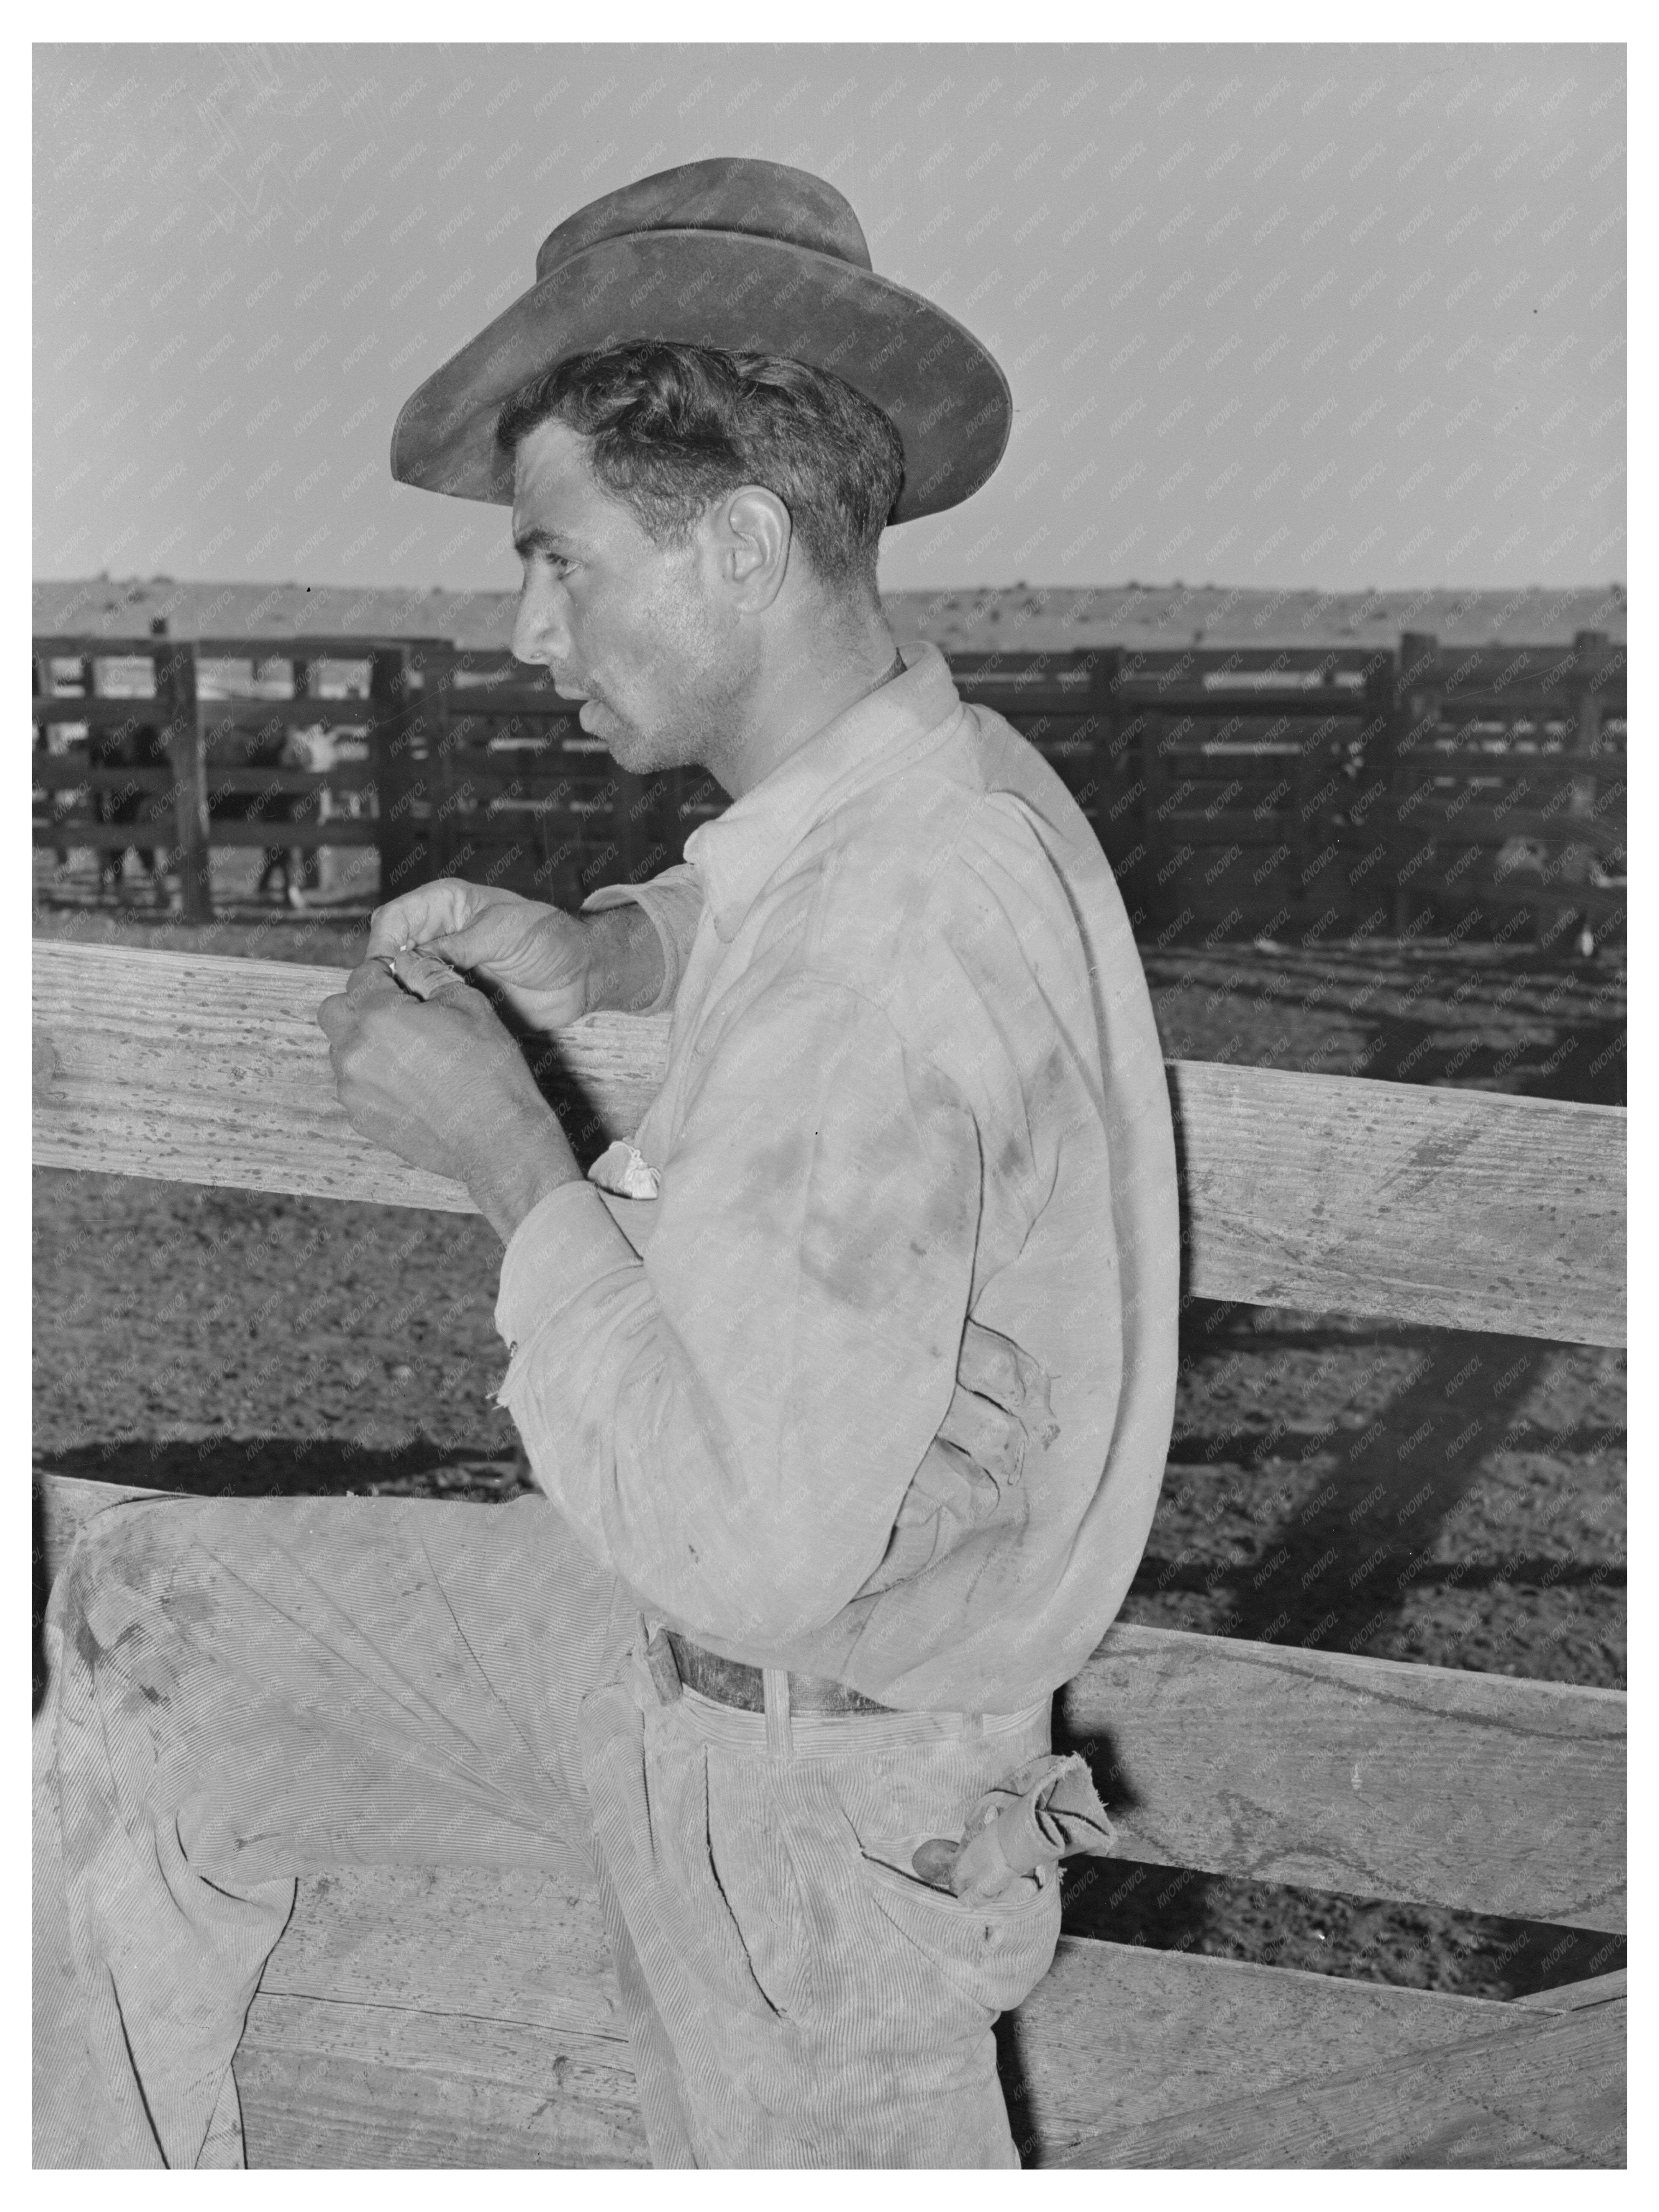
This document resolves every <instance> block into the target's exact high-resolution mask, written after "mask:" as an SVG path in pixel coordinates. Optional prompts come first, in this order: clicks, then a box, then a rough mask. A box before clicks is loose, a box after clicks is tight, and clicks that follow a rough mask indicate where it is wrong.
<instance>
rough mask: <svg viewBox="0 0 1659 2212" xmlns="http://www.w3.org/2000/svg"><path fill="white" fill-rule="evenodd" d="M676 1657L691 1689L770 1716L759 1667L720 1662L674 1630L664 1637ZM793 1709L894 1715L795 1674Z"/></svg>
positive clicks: (853, 1693)
mask: <svg viewBox="0 0 1659 2212" xmlns="http://www.w3.org/2000/svg"><path fill="white" fill-rule="evenodd" d="M662 1634H663V1638H664V1641H665V1643H666V1644H667V1646H668V1649H669V1650H670V1651H671V1653H672V1654H673V1659H674V1667H675V1671H676V1672H677V1673H678V1675H679V1678H680V1680H681V1682H682V1683H683V1684H684V1686H685V1687H686V1688H687V1689H688V1690H695V1691H696V1693H697V1695H698V1696H699V1697H700V1698H708V1699H712V1700H713V1702H714V1704H715V1705H732V1706H735V1707H736V1708H737V1710H738V1711H739V1712H743V1713H763V1712H764V1711H766V1677H765V1675H764V1674H763V1673H762V1671H761V1669H760V1668H758V1667H750V1666H747V1665H745V1663H744V1662H743V1661H742V1660H741V1659H722V1658H720V1656H719V1655H718V1654H717V1653H715V1652H713V1651H705V1650H703V1649H702V1645H701V1644H693V1643H690V1641H689V1640H688V1639H687V1638H685V1637H684V1636H681V1635H679V1634H678V1633H677V1632H675V1631H674V1630H673V1629H671V1628H665V1629H664V1630H663V1632H662ZM789 1709H790V1711H791V1712H793V1713H890V1712H892V1711H894V1710H895V1708H894V1707H893V1706H891V1705H878V1704H877V1703H876V1701H875V1699H873V1698H866V1697H865V1696H864V1695H862V1693H861V1692H859V1691H857V1690H851V1689H848V1686H847V1685H846V1683H845V1682H837V1681H835V1680H832V1679H831V1678H830V1677H829V1675H826V1674H791V1675H790V1677H789Z"/></svg>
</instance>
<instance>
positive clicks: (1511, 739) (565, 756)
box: [33, 632, 1626, 945]
mask: <svg viewBox="0 0 1659 2212" xmlns="http://www.w3.org/2000/svg"><path fill="white" fill-rule="evenodd" d="M951 665H952V669H953V671H954V674H955V676H956V680H957V686H958V689H959V690H961V692H962V694H963V696H964V697H965V698H967V699H969V700H970V701H973V702H976V703H980V704H982V705H986V706H990V707H994V708H996V709H997V711H998V712H1000V713H1001V714H1006V716H1007V717H1008V719H1009V720H1011V721H1012V722H1013V723H1014V725H1015V726H1017V727H1018V729H1020V730H1021V731H1022V732H1024V735H1025V736H1026V737H1027V738H1029V739H1030V742H1031V743H1032V744H1034V745H1035V746H1036V748H1037V750H1039V751H1040V752H1041V753H1042V755H1043V757H1045V759H1047V760H1048V762H1049V763H1050V764H1051V765H1052V766H1053V767H1054V769H1055V770H1056V771H1057V773H1058V774H1059V775H1060V777H1061V778H1062V780H1063V781H1065V782H1066V784H1067V786H1068V787H1069V788H1070V789H1071V790H1072V792H1073V795H1074V796H1075V797H1076V798H1077V799H1078V800H1079V804H1080V805H1082V806H1083V808H1084V810H1085V812H1086V813H1087V814H1088V815H1089V817H1090V819H1091V822H1092V823H1093V824H1094V827H1095V829H1096V833H1097V836H1099V838H1100V841H1101V843H1102V845H1103V847H1104V848H1105V851H1106V853H1107V855H1108V857H1109V859H1110V860H1111V861H1112V863H1113V866H1114V868H1115V871H1116V873H1117V876H1118V880H1119V882H1120V884H1121V886H1122V889H1123V891H1124V896H1125V898H1126V901H1127V904H1128V906H1129V908H1130V913H1131V916H1132V918H1133V921H1134V923H1135V927H1136V929H1137V932H1138V933H1139V935H1140V937H1141V939H1142V940H1143V941H1151V942H1155V943H1158V944H1160V945H1165V944H1170V943H1173V942H1176V941H1182V942H1193V941H1205V942H1209V943H1217V942H1219V941H1221V940H1223V939H1230V938H1240V937H1260V936H1264V935H1265V936H1269V937H1300V938H1302V939H1317V938H1318V937H1320V936H1322V935H1325V934H1334V935H1338V936H1340V935H1345V934H1348V933H1352V932H1354V931H1357V930H1358V931H1367V932H1370V931H1376V930H1378V929H1382V930H1383V931H1385V932H1387V933H1407V934H1412V933H1418V932H1419V931H1421V930H1424V929H1426V928H1431V927H1444V928H1452V929H1455V930H1456V931H1457V932H1458V933H1460V934H1462V933H1469V932H1471V931H1478V932H1481V933H1486V932H1490V933H1492V934H1493V935H1495V936H1497V937H1498V938H1499V939H1505V938H1508V937H1510V936H1513V935H1515V934H1516V933H1517V932H1518V931H1520V930H1522V929H1525V928H1527V927H1531V928H1532V929H1533V930H1534V932H1535V933H1537V934H1538V935H1539V936H1540V937H1541V938H1543V939H1550V940H1554V939H1559V938H1560V937H1561V936H1562V935H1563V933H1565V932H1566V931H1568V930H1569V929H1570V928H1571V927H1573V925H1574V924H1575V923H1576V924H1577V927H1579V929H1580V930H1581V932H1582V931H1589V932H1592V933H1594V932H1601V933H1612V932H1615V931H1617V930H1620V929H1621V928H1622V927H1623V921H1624V908H1625V876H1626V788H1625V732H1626V655H1625V651H1624V648H1623V647H1615V646H1611V645H1609V644H1608V643H1607V641H1606V640H1605V639H1604V638H1602V637H1601V636H1600V635H1598V634H1595V633H1591V632H1586V633H1583V635H1581V636H1580V637H1579V638H1578V639H1577V641H1576V642H1575V644H1574V645H1573V646H1572V647H1571V648H1568V647H1531V648H1528V647H1513V646H1505V647H1481V648H1456V649H1454V650H1449V651H1442V650H1441V649H1440V647H1438V645H1437V641H1435V640H1434V639H1433V638H1431V637H1425V636H1420V635H1411V634H1408V635H1406V636H1404V637H1402V638H1401V641H1400V645H1399V647H1398V650H1397V651H1395V652H1393V653H1379V652H1376V651H1367V650H1364V649H1363V648H1360V647H1323V648H1319V647H1303V648H1294V647H1283V648H1279V649H1277V650H1271V651H1270V650H1269V649H1267V648H1266V647H1258V648H1253V649H1246V648H1237V649H1233V650H1224V649H1221V648H1218V647H1188V649H1186V650H1185V651H1182V652H1179V653H1177V652H1169V651H1166V652H1159V653H1149V652H1139V651H1137V652H1129V651H1127V650H1123V649H1117V648H1114V649H1110V650H1098V651H1093V652H1085V653H962V654H958V655H956V656H954V657H953V659H952V663H951ZM271 669H279V670H280V671H281V672H280V674H278V675H277V676H276V677H275V678H272V677H270V675H264V676H262V675H261V673H260V671H261V670H266V671H269V670H271ZM244 671H246V672H244ZM329 671H332V672H331V675H330V674H329ZM141 684H142V685H143V688H142V689H138V688H135V687H136V686H138V685H141ZM273 685H274V688H273ZM325 685H326V686H327V687H328V688H325ZM33 693H34V696H33V715H34V726H35V748H34V768H35V775H34V791H35V811H34V829H33V836H34V842H35V843H36V844H37V845H39V846H46V847H49V848H56V849H57V850H58V851H59V852H62V853H67V852H69V851H70V850H72V849H76V848H92V849H100V848H101V849H104V850H111V851H119V850H120V848H122V847H123V846H128V847H137V848H141V849H142V848H144V847H145V846H146V845H149V846H150V847H153V848H157V849H158V850H160V851H161V852H164V853H166V854H167V855H169V856H170V857H171V862H172V865H173V866H175V867H176V870H177V872H178V876H179V892H180V897H181V902H182V904H183V907H184V910H185V915H187V917H189V918H191V919H198V920H199V919H204V918H206V916H207V915H209V914H210V912H211V908H212V888H211V870H210V854H211V851H212V848H215V847H234V846H244V847H246V846H264V847H265V848H267V849H268V850H283V849H289V850H294V851H305V850H312V851H315V850H318V849H319V848H327V847H331V846H355V847H360V848H361V847H367V846H373V847H374V848H375V849H376V851H377V853H378V856H379V880H378V884H377V886H376V888H377V890H378V894H379V896H381V897H386V896H391V895H392V894H393V893H394V892H396V891H398V890H405V889H408V888H410V887H411V886H412V885H413V884H417V883H421V882H423V881H426V880H428V879H429V878H432V877H435V876H441V875H447V874H461V875H467V876H471V877H474V878H479V879H483V880H485V881H489V882H493V883H499V884H505V885H506V886H507V887H509V888H511V889H514V890H522V891H526V892H529V893H531V894H532V895H535V896H542V897H544V898H548V899H551V900H553V901H555V902H557V903H560V904H563V905H574V904H575V903H578V902H580V899H581V898H583V897H584V896H586V893H587V892H588V891H590V890H592V889H593V888H594V886H595V885H596V884H599V883H600V882H605V881H611V880H617V879H623V878H640V877H643V876H647V875H650V874H653V873H654V872H656V871H657V870H658V869H659V868H662V867H665V866H668V865H670V864H671V862H672V861H674V860H678V859H679V858H680V856H681V853H682V851H683V848H684V842H685V839H686V837H687V836H689V835H690V831H691V830H692V829H695V828H696V825H697V823H699V822H701V821H705V820H707V819H708V818H709V817H711V816H712V815H714V814H717V813H719V812H720V811H721V809H722V808H723V807H724V805H725V804H726V794H725V793H723V792H722V791H721V790H720V787H719V785H718V784H716V783H715V782H714V780H713V779H712V778H711V777H709V776H708V775H706V774H704V773H703V772H702V770H700V769H678V770H674V771H671V772H668V773H666V774H664V775H657V776H653V777H649V778H644V777H639V776H635V775H629V774H628V773H627V772H626V771H625V770H623V769H618V768H617V767H616V766H615V764H614V763H612V762H611V759H610V757H609V755H608V754H607V753H606V751H605V747H604V745H603V744H602V743H601V742H600V741H599V739H598V738H591V737H589V736H587V735H586V733H585V732H583V730H582V728H581V726H580V721H579V720H577V718H576V716H575V714H573V713H572V712H571V710H570V708H569V705H568V702H565V701H562V700H561V699H559V697H558V696H557V695H556V693H555V692H554V690H552V687H551V685H550V684H548V683H546V682H545V681H544V680H537V679H536V678H532V677H531V676H530V675H528V674H527V672H526V669H525V668H524V666H523V665H521V664H520V663H518V662H515V661H513V659H511V657H510V656H509V655H508V654H507V653H464V652H461V651H459V650H458V649H457V648H456V647H453V646H451V645H448V644H446V643H444V642H443V641H438V640H416V641H408V640H400V641H377V640H368V639H361V638H360V639H356V640H345V639H307V640H306V641H304V642H303V645H301V642H300V641H293V642H292V643H289V642H283V643H273V642H272V641H263V640H247V639H237V638H221V639H205V640H203V641H199V642H195V643H190V642H183V641H170V640H167V639H152V638H146V639H134V640H118V639H116V640H112V639H103V638H90V637H88V638H79V637H50V636H45V637H37V638H36V639H35V640H34V686H33ZM302 739H303V741H304V745H305V746H308V747H309V748H310V750H309V752H308V753H305V754H304V757H301V753H302V750H303V747H301V740H302ZM296 748H300V750H296ZM123 829H127V830H129V831H130V832H131V834H129V835H127V836H123V835H122V834H121V833H122V831H123ZM140 832H143V833H145V834H143V835H141V834H140Z"/></svg>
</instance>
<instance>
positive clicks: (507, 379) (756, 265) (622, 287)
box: [392, 229, 1013, 522]
mask: <svg viewBox="0 0 1659 2212" xmlns="http://www.w3.org/2000/svg"><path fill="white" fill-rule="evenodd" d="M637 339H659V340H665V341H669V342H672V343H679V344H684V345H696V346H711V347H714V348H717V349H720V350H721V351H724V352H727V353H766V354H780V355H782V356H785V357H786V358H787V359H789V360H793V361H799V362H806V363H807V364H808V365H809V366H810V367H811V368H822V369H827V370H828V371H829V373H830V374H832V375H835V376H838V377H839V378H841V380H842V382H843V383H845V384H848V385H850V386H852V387H853V389H854V391H855V392H860V393H861V394H862V395H863V397H864V398H866V399H869V400H871V401H872V402H873V404H875V405H876V406H878V407H879V408H880V409H881V410H882V411H883V413H884V414H885V415H886V416H888V417H889V419H890V421H891V422H892V424H893V426H894V428H896V430H897V432H898V434H899V435H900V437H901V438H902V440H903V441H904V482H903V485H902V489H901V490H900V493H899V497H898V500H897V501H896V504H895V506H894V508H893V512H892V514H891V516H890V520H892V521H894V522H910V521H914V520H916V518H917V517H919V516H921V515H925V514H937V513H939V512H940V510H941V509H943V508H945V507H956V506H957V505H959V504H960V503H961V501H963V500H965V499H967V498H969V497H970V496H971V495H972V494H973V493H975V492H976V491H977V490H978V489H979V488H980V486H981V484H982V483H984V482H985V481H986V479H987V477H989V476H990V474H991V472H992V471H993V470H994V468H995V467H996V465H997V463H998V462H999V461H1000V459H1001V458H1002V455H1003V453H1004V451H1005V449H1006V446H1007V443H1008V436H1009V432H1010V429H1011V428H1012V419H1013V397H1012V393H1011V392H1010V391H1009V388H1008V380H1007V379H1006V377H1005V376H1004V375H1003V373H1002V371H1001V369H1000V368H999V367H998V366H997V363H996V362H995V361H994V359H993V358H992V356H991V355H990V354H989V353H987V350H986V349H985V348H984V347H983V346H982V345H981V343H980V342H979V340H978V339H977V338H976V337H974V335H973V333H972V332H971V331H967V330H964V329H963V326H962V325H961V324H960V323H958V322H957V320H956V319H954V317H952V316H951V315H948V314H946V313H945V311H944V309H943V308H941V307H936V306H935V305H934V304H933V301H931V300H926V299H923V298H922V297H921V295H920V294H919V293H916V292H911V291H908V290H907V289H905V287H904V286H903V285H902V284H896V283H892V282H891V280H890V279H889V278H887V277H884V276H877V275H875V274H874V273H873V272H872V270H867V269H860V268H857V267H855V266H854V265H853V264H850V263H848V262H847V261H844V260H842V259H841V258H838V257H837V256H836V255H835V254H830V253H819V252H815V251H813V250H812V249H811V247H807V246H797V245H793V244H791V243H789V242H787V241H786V240H775V239H770V238H761V237H756V236H754V235H752V234H749V233H746V232H739V231H720V230H706V229H699V230H639V231H632V232H629V233H628V234H625V235H623V236H621V237H611V238H607V239H604V240H600V241H599V243H598V244H596V245H593V246H588V247H586V248H585V249H584V250H583V251H581V252H578V253H574V254H572V255H571V256H570V258H568V260H565V261H563V262H562V263H561V264H560V265H559V266H558V267H557V268H556V269H555V270H553V271H552V272H551V273H550V275H549V276H546V277H545V278H544V279H543V281H542V282H541V283H538V284H535V285H533V286H532V288H531V289H530V290H529V291H527V292H526V293H523V294H521V295H520V297H519V298H518V299H516V300H515V301H513V304H512V306H511V307H508V308H507V310H506V311H505V313H502V314H501V315H498V316H497V317H496V319H495V321H494V322H493V323H491V324H489V325H488V327H487V328H486V329H484V330H483V331H480V332H479V334H478V336H477V337H475V338H473V339H472V340H471V342H470V343H468V344H466V345H465V346H463V347H462V348H461V350H460V351H459V353H458V354H456V355H455V356H453V359H451V360H449V361H447V362H445V363H444V365H443V367H442V368H440V369H438V370H436V371H435V373H434V374H432V375H431V376H429V377H428V378H427V380H426V381H425V382H424V383H423V384H422V386H421V387H420V389H419V390H418V391H417V392H415V393H414V395H413V396H412V398H410V399H409V400H408V402H407V403H406V404H405V405H404V408H403V410H402V412H401V413H400V414H399V415H398V422H397V426H396V428H394V429H393V431H392V475H393V476H394V477H397V479H398V482H399V483H408V484H416V485H419V486H420V487H421V488H422V489H424V490H427V491H441V492H447V493H449V494H450V495H452V496H453V497H455V498H459V499H477V500H487V501H492V502H493V503H495V505H497V506H502V507H510V506H511V505H512V502H513V457H512V455H511V454H510V453H502V452H501V450H500V448H499V447H497V445H496V443H495V423H496V420H497V418H498V416H499V415H500V413H501V407H502V405H503V404H504V403H505V402H506V401H507V399H509V398H511V397H512V396H513V393H514V392H518V391H520V389H521V388H522V387H523V386H525V385H526V384H528V383H530V382H531V381H532V379H533V378H535V377H537V376H539V375H542V374H544V372H545V371H547V370H548V369H550V368H553V367H555V366H556V363H558V362H561V361H564V360H567V359H568V357H569V356H571V355H573V354H578V353H589V352H595V351H599V350H600V349H604V348H605V347H608V346H614V345H621V344H623V343H627V342H628V341H629V340H637Z"/></svg>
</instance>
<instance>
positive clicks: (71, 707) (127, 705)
mask: <svg viewBox="0 0 1659 2212" xmlns="http://www.w3.org/2000/svg"><path fill="white" fill-rule="evenodd" d="M30 712H31V714H32V715H33V720H35V721H36V722H40V723H47V722H83V723H84V724H85V725H86V726H87V728H88V729H89V730H126V731H129V732H131V731H132V730H138V729H143V727H144V726H146V725H148V726H149V727H151V728H153V729H159V728H160V727H161V724H162V723H163V722H164V721H165V720H167V701H166V700H165V699H155V698H149V699H132V698H115V699H108V698H103V699H73V698H70V699H36V700H35V701H34V702H33V706H32V708H31V709H30Z"/></svg>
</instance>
